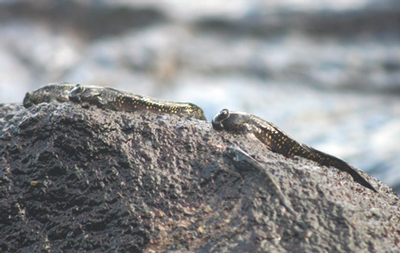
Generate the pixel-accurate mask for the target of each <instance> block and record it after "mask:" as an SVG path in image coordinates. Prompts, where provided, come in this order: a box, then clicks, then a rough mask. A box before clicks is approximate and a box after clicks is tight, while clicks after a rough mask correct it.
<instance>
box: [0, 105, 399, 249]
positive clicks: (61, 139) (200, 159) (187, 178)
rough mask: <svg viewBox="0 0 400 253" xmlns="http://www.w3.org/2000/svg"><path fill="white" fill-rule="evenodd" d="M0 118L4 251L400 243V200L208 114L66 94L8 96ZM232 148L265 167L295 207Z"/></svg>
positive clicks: (384, 245)
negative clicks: (26, 104)
mask: <svg viewBox="0 0 400 253" xmlns="http://www.w3.org/2000/svg"><path fill="white" fill-rule="evenodd" d="M0 117H1V118H0V227H1V229H0V238H1V239H0V249H1V250H2V251H4V252H7V251H9V252H22V251H24V252H28V251H44V252H46V251H67V250H70V251H79V250H82V251H90V250H93V251H118V252H119V251H121V252H142V251H144V252H157V251H163V250H167V251H183V252H188V251H190V252H221V251H225V252H243V251H247V252H255V251H257V250H258V251H261V252H263V251H264V252H293V251H297V252H311V251H316V252H323V251H331V252H332V251H346V252H363V251H376V252H397V251H399V245H398V244H399V242H400V236H399V234H400V225H399V219H400V214H399V207H400V205H398V204H395V205H391V204H389V203H388V201H387V200H386V199H385V198H382V197H381V196H379V195H378V194H375V193H373V192H372V191H370V190H368V189H366V188H365V187H363V186H360V185H359V184H357V183H355V182H353V181H352V178H351V177H350V176H349V175H347V174H346V173H341V172H339V171H338V170H336V169H334V168H326V167H319V166H318V165H317V164H315V163H313V162H310V161H308V160H306V159H300V158H299V159H294V160H291V159H286V158H285V157H283V156H281V155H279V154H276V153H273V152H270V151H268V150H267V149H266V148H265V146H264V145H263V144H261V143H259V142H258V141H257V140H255V139H252V138H250V137H249V136H245V135H237V136H233V135H230V134H226V133H222V134H219V133H216V132H214V131H213V130H212V128H211V125H210V123H209V122H204V121H201V120H196V119H190V118H185V117H179V116H176V115H157V114H153V113H149V112H138V113H133V114H132V113H127V112H114V111H107V110H99V109H97V108H82V107H80V106H78V105H76V106H74V105H71V104H68V103H65V104H54V103H49V104H39V105H36V106H33V107H31V108H29V109H25V108H23V107H22V105H5V104H3V105H1V106H0ZM231 145H236V146H238V147H240V148H241V149H243V150H244V151H246V152H247V153H249V154H250V155H251V156H252V157H254V158H255V159H256V160H257V161H258V162H259V163H260V164H261V165H262V166H264V167H265V169H266V170H268V171H269V172H270V174H271V175H272V176H273V177H274V180H275V182H276V183H277V185H278V186H279V187H280V189H281V191H282V193H283V195H284V196H285V198H287V200H288V201H289V202H290V203H291V206H292V207H293V209H294V213H291V212H288V211H287V210H286V209H285V207H284V206H282V205H281V203H280V201H279V198H278V197H277V196H276V194H275V191H274V190H273V189H272V188H271V186H270V185H269V184H268V182H267V181H265V180H263V179H262V178H259V177H257V175H256V174H253V173H247V172H246V169H243V166H238V165H237V163H236V162H235V160H234V158H233V157H232V156H231V155H229V152H228V149H227V147H230V146H231ZM247 164H249V166H251V163H247ZM360 173H363V172H361V171H360ZM363 175H364V177H366V178H367V179H368V181H369V182H371V183H372V184H373V185H374V186H375V187H376V188H377V189H378V190H379V191H380V192H382V193H383V194H385V195H387V196H388V197H389V198H390V199H392V200H395V201H396V203H397V202H398V197H397V195H396V194H395V193H394V192H393V191H392V190H391V189H390V188H389V187H388V186H386V185H384V184H383V183H382V182H380V181H378V180H376V179H374V178H372V177H371V176H369V175H367V174H365V173H363Z"/></svg>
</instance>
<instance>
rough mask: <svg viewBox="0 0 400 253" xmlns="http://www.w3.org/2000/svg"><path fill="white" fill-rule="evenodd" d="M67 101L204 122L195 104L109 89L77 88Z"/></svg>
mask: <svg viewBox="0 0 400 253" xmlns="http://www.w3.org/2000/svg"><path fill="white" fill-rule="evenodd" d="M69 99H70V100H71V101H72V102H74V103H82V104H83V103H86V104H90V105H95V106H97V107H99V108H101V109H110V110H113V111H126V112H134V111H139V110H147V111H152V112H155V113H169V114H178V115H190V116H193V117H195V118H198V119H201V120H206V117H205V116H204V112H203V110H202V109H201V108H200V107H198V106H197V105H195V104H192V103H184V102H173V101H168V100H163V99H156V98H151V97H147V96H143V95H138V94H134V93H131V92H127V91H122V90H118V89H114V88H111V87H98V86H87V87H85V86H77V87H75V89H73V90H72V91H71V93H70V95H69Z"/></svg>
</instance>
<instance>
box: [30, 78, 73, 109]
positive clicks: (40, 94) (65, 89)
mask: <svg viewBox="0 0 400 253" xmlns="http://www.w3.org/2000/svg"><path fill="white" fill-rule="evenodd" d="M75 87H76V84H71V83H61V84H59V83H53V84H48V85H45V86H42V87H40V88H38V89H36V90H34V91H30V92H27V93H26V95H25V98H24V102H23V104H24V106H25V108H29V107H31V106H34V105H37V104H40V103H51V102H58V103H65V102H69V98H68V96H69V93H70V92H71V90H73V89H74V88H75Z"/></svg>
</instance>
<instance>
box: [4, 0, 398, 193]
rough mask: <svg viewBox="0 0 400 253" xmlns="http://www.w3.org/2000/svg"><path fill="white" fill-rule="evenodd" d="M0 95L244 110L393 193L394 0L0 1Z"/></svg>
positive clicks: (395, 177) (17, 98) (395, 133)
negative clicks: (44, 91) (103, 96)
mask: <svg viewBox="0 0 400 253" xmlns="http://www.w3.org/2000/svg"><path fill="white" fill-rule="evenodd" d="M0 69H1V74H0V103H10V102H19V103H21V102H22V100H23V98H24V95H25V93H26V92H27V91H30V90H34V89H36V88H38V87H40V86H42V85H45V84H48V83H57V82H70V83H80V84H83V85H100V86H112V87H116V88H119V89H124V90H128V91H131V92H134V93H139V94H143V95H148V96H151V97H157V98H163V99H168V100H175V101H182V102H184V101H187V102H193V103H195V104H197V105H199V106H200V107H202V108H203V109H204V111H205V113H206V116H207V118H208V120H211V119H212V117H213V116H214V115H215V114H216V113H217V112H219V111H220V110H221V109H223V108H228V109H230V110H239V111H245V112H248V113H252V114H256V115H258V116H261V117H263V118H265V119H266V120H268V121H271V122H273V123H274V124H275V125H277V126H279V127H280V128H281V129H283V130H284V131H285V132H287V133H288V134H289V135H291V136H292V137H294V138H295V139H296V140H298V141H301V142H304V143H307V144H310V145H312V146H314V147H315V148H317V149H320V150H322V151H325V152H327V153H330V154H333V155H336V156H339V157H341V158H343V159H345V160H346V161H348V162H350V163H351V164H353V165H354V166H355V167H357V168H360V169H362V170H364V171H366V172H368V173H369V174H371V175H373V176H375V177H376V178H378V179H380V180H382V181H383V182H384V183H386V184H388V185H390V186H391V187H393V188H394V189H395V190H396V191H397V192H400V149H399V143H400V1H399V0H269V1H262V0H250V1H249V0H230V1H226V0H204V1H184V0H138V1H122V0H121V1H118V0H102V1H101V0H98V1H66V0H64V1H62V0H58V1H40V0H37V1H4V0H3V1H1V0H0Z"/></svg>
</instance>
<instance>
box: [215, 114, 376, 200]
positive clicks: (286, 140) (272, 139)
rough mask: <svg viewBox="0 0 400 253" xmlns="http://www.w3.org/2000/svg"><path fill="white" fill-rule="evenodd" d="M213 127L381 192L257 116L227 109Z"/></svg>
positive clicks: (336, 160)
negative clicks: (248, 135) (249, 137)
mask: <svg viewBox="0 0 400 253" xmlns="http://www.w3.org/2000/svg"><path fill="white" fill-rule="evenodd" d="M212 126H213V128H214V129H215V130H216V131H222V130H225V131H227V132H232V133H245V132H249V133H252V134H253V135H254V136H255V137H256V138H257V139H259V140H260V141H261V142H262V143H264V144H265V145H267V146H268V148H269V149H271V150H272V151H274V152H277V153H279V154H282V155H284V156H285V157H288V158H292V157H294V156H300V157H304V158H307V159H309V160H312V161H315V162H317V163H318V164H319V165H322V166H328V167H329V166H333V167H335V168H337V169H339V170H341V171H344V172H347V173H348V174H350V175H351V176H352V177H353V179H354V181H356V182H358V183H359V184H361V185H363V186H365V187H367V188H368V189H371V190H372V191H374V192H378V191H377V190H376V189H375V188H374V187H373V186H372V185H371V184H370V183H369V182H368V181H367V180H365V179H364V178H363V177H362V176H361V175H360V174H359V173H358V172H357V171H356V170H355V169H354V168H353V167H352V166H351V165H350V164H348V163H346V162H345V161H343V160H341V159H339V158H337V157H334V156H332V155H329V154H326V153H324V152H322V151H319V150H316V149H314V148H312V147H311V146H309V145H306V144H303V143H299V142H297V141H296V140H294V139H293V138H291V137H290V136H289V135H287V134H286V133H284V132H283V131H282V130H280V129H279V128H278V127H276V126H275V125H274V124H272V123H270V122H268V121H266V120H264V119H262V118H260V117H257V116H255V115H252V114H247V113H242V112H230V111H229V110H228V109H223V110H222V111H221V112H219V113H218V114H217V115H216V116H215V117H214V118H213V120H212Z"/></svg>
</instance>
